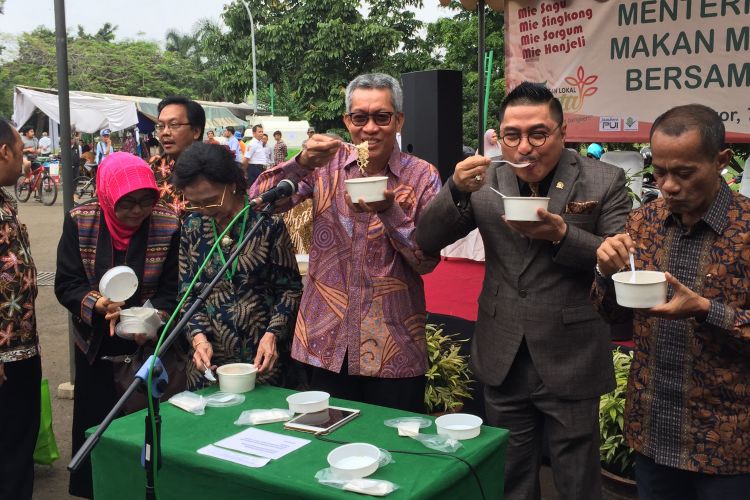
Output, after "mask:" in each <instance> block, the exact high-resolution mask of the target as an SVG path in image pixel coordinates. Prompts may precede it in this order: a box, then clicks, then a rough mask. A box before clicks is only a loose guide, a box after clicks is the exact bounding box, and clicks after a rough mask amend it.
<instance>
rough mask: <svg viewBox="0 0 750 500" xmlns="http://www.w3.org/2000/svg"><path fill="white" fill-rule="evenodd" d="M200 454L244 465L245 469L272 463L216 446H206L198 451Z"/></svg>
mask: <svg viewBox="0 0 750 500" xmlns="http://www.w3.org/2000/svg"><path fill="white" fill-rule="evenodd" d="M198 453H200V454H201V455H206V456H209V457H214V458H218V459H221V460H226V461H227V462H234V463H236V464H240V465H244V466H245V467H253V468H258V467H263V466H264V465H266V464H267V463H268V462H270V461H271V460H270V459H268V458H259V457H253V456H250V455H246V454H244V453H238V452H236V451H230V450H225V449H224V448H219V447H218V446H214V445H212V444H209V445H208V446H204V447H203V448H201V449H200V450H198Z"/></svg>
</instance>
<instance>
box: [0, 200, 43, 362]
mask: <svg viewBox="0 0 750 500" xmlns="http://www.w3.org/2000/svg"><path fill="white" fill-rule="evenodd" d="M36 295H37V284H36V267H35V266H34V260H33V259H32V258H31V252H30V250H29V235H28V233H27V232H26V226H24V225H23V224H21V223H20V222H18V218H17V216H16V207H15V202H14V201H13V200H12V199H11V197H10V195H9V194H8V193H7V192H6V191H5V190H2V189H0V363H10V362H13V361H21V360H23V359H28V358H32V357H34V356H36V355H37V354H39V336H38V334H37V329H36V313H35V311H34V300H35V299H36Z"/></svg>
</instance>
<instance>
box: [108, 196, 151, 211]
mask: <svg viewBox="0 0 750 500" xmlns="http://www.w3.org/2000/svg"><path fill="white" fill-rule="evenodd" d="M155 204H156V197H155V196H149V197H147V198H142V199H140V200H134V199H133V198H122V199H121V200H120V201H118V202H117V203H116V204H115V209H116V210H123V211H129V210H133V209H134V208H135V207H136V206H139V207H141V208H142V209H143V210H148V209H149V208H153V207H154V205H155Z"/></svg>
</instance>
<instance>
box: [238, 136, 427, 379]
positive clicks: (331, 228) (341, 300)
mask: <svg viewBox="0 0 750 500" xmlns="http://www.w3.org/2000/svg"><path fill="white" fill-rule="evenodd" d="M356 160H357V155H356V152H355V151H354V149H353V148H352V147H350V146H342V147H341V148H340V149H339V151H338V153H337V155H336V156H335V157H334V158H333V159H332V160H331V161H330V162H329V163H328V164H327V165H325V166H323V167H320V168H318V169H316V170H315V171H312V172H311V171H308V170H305V169H304V168H303V167H302V166H300V165H299V164H298V163H297V162H296V159H292V160H290V161H288V162H286V163H283V164H281V165H279V166H277V167H274V168H272V169H269V170H267V171H265V172H263V173H262V174H261V175H260V177H259V178H258V180H257V182H256V183H255V184H254V185H253V186H252V187H251V189H250V195H251V196H252V197H255V196H257V194H258V193H260V192H263V191H266V190H267V189H270V188H271V187H273V186H275V185H276V184H278V182H279V181H280V180H281V179H283V178H289V179H291V180H293V181H296V182H298V184H299V189H298V192H297V194H295V195H294V196H292V197H291V198H288V199H286V200H283V201H281V202H279V203H278V211H284V210H288V209H289V208H291V207H292V206H293V205H296V204H297V203H300V202H302V201H304V200H306V199H308V198H312V200H313V230H312V245H311V248H310V267H309V271H308V282H307V283H306V285H305V289H304V292H303V295H302V304H301V306H300V312H299V315H298V316H297V324H296V326H295V332H294V343H293V346H292V355H293V357H294V358H295V359H297V360H299V361H302V362H304V363H307V364H309V365H312V366H317V367H321V368H324V369H326V370H331V371H334V372H337V373H338V372H339V371H340V370H341V368H342V365H343V362H344V357H345V356H346V358H347V363H348V370H347V371H346V372H348V374H349V375H364V376H368V377H381V378H402V377H416V376H419V375H423V374H424V373H425V371H426V369H427V344H426V341H425V335H424V327H425V314H426V313H425V298H424V284H423V282H422V278H421V276H420V274H424V273H428V272H430V271H431V270H432V269H434V267H435V266H436V265H437V262H438V258H436V257H427V256H425V255H423V254H422V252H421V251H420V250H419V248H418V247H417V244H416V242H415V241H414V230H415V227H416V223H417V220H418V219H419V215H420V213H421V212H422V210H423V209H424V207H425V206H426V205H427V203H428V202H429V201H430V200H432V199H433V198H434V197H435V196H436V195H437V193H438V191H439V190H440V186H441V184H440V177H439V175H438V173H437V170H436V169H435V168H434V167H433V166H432V165H430V164H429V163H427V162H425V161H424V160H420V159H419V158H416V157H414V156H411V155H407V154H404V153H401V152H400V151H399V150H398V149H397V148H396V147H394V149H393V152H392V153H391V156H390V158H389V161H388V166H387V167H386V170H385V173H384V174H383V175H386V176H387V177H388V189H390V190H393V191H394V192H395V193H396V199H395V201H394V204H393V206H392V207H391V208H389V209H388V210H385V211H384V212H381V213H379V214H370V213H355V212H353V211H352V210H351V209H350V208H349V207H348V206H347V204H346V202H345V200H344V194H345V193H346V188H345V187H344V180H346V179H354V178H358V177H362V174H361V173H360V171H359V168H357V161H356ZM347 354H348V356H347Z"/></svg>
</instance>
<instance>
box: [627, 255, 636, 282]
mask: <svg viewBox="0 0 750 500" xmlns="http://www.w3.org/2000/svg"><path fill="white" fill-rule="evenodd" d="M628 257H630V282H631V283H635V256H634V255H633V254H632V253H630V252H628Z"/></svg>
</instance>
